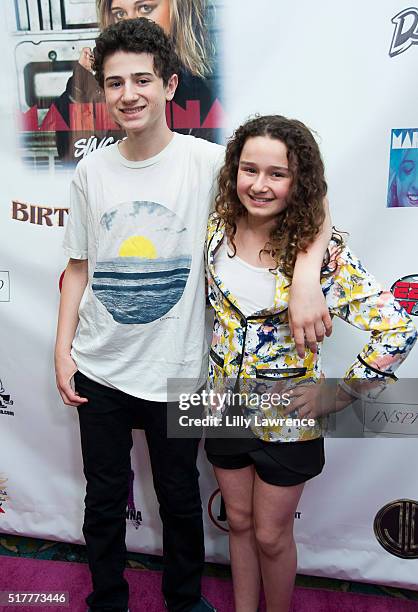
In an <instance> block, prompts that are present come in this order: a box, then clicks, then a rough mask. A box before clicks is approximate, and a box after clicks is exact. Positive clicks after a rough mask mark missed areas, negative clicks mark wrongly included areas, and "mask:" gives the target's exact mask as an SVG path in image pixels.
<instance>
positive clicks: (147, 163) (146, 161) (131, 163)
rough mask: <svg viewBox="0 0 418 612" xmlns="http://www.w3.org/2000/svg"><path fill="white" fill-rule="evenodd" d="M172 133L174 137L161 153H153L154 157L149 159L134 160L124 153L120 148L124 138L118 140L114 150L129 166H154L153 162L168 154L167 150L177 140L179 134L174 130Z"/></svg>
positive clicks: (124, 163) (124, 164)
mask: <svg viewBox="0 0 418 612" xmlns="http://www.w3.org/2000/svg"><path fill="white" fill-rule="evenodd" d="M172 134H173V137H172V138H171V140H170V142H169V143H168V144H167V145H166V146H165V147H164V148H163V149H162V150H161V151H160V152H159V153H157V154H156V155H153V156H152V157H148V158H147V159H143V160H141V161H132V160H130V159H127V158H126V157H124V156H123V155H122V153H121V151H120V148H119V144H120V143H121V142H123V141H122V140H118V141H117V142H116V143H115V145H114V151H115V154H116V156H117V158H118V160H119V162H120V163H121V164H122V165H123V166H126V167H127V168H145V167H146V166H152V165H153V164H155V163H157V162H158V161H160V159H161V158H162V157H164V156H165V155H166V154H167V152H168V151H169V150H170V148H171V147H172V146H173V143H174V142H175V141H176V140H177V138H178V134H176V132H173V133H172Z"/></svg>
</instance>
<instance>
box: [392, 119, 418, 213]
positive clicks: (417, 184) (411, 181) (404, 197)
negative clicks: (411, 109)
mask: <svg viewBox="0 0 418 612" xmlns="http://www.w3.org/2000/svg"><path fill="white" fill-rule="evenodd" d="M387 206H388V208H400V207H414V206H417V207H418V128H397V129H393V130H392V132H391V142H390V161H389V184H388V197H387Z"/></svg>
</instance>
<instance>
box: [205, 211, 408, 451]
mask: <svg viewBox="0 0 418 612" xmlns="http://www.w3.org/2000/svg"><path fill="white" fill-rule="evenodd" d="M223 238H224V225H223V222H222V220H220V219H219V218H218V217H217V215H216V213H215V214H213V215H211V217H210V219H209V222H208V233H207V243H206V255H207V272H208V298H209V301H210V303H211V305H212V307H213V308H214V310H215V320H214V327H213V337H212V345H211V349H210V359H209V386H210V388H211V389H212V390H214V389H218V390H219V389H220V388H222V390H223V391H227V390H228V389H229V391H230V392H231V390H232V389H235V391H236V390H237V389H240V390H241V391H242V390H243V389H245V390H246V391H248V389H249V388H251V384H253V385H254V384H255V379H257V381H258V383H260V381H262V382H265V383H266V385H268V382H269V381H270V383H271V382H272V381H273V382H275V383H276V382H277V381H279V382H280V384H281V385H282V387H283V389H285V388H286V384H290V382H291V383H292V384H293V385H294V384H295V383H296V384H297V383H298V382H302V381H303V382H305V383H306V381H308V380H309V381H317V380H318V379H319V378H320V376H321V347H320V346H318V352H317V353H316V354H315V353H312V352H311V351H309V350H308V349H306V352H305V357H304V358H300V357H299V356H298V354H297V352H296V349H295V344H294V341H293V339H292V337H291V334H290V329H289V324H288V311H287V305H288V297H289V285H290V283H289V280H288V278H287V277H285V276H284V275H283V274H282V273H281V272H280V268H278V269H277V270H275V271H274V272H273V273H274V275H275V278H276V288H275V296H274V304H273V305H272V306H271V307H270V308H266V309H264V310H261V311H259V312H255V313H254V314H252V315H251V316H248V317H245V316H244V315H243V314H242V313H241V312H240V308H239V304H238V303H237V300H236V298H235V297H234V296H233V295H232V294H231V293H230V291H229V290H228V287H226V286H225V285H224V283H223V282H222V280H221V279H220V278H219V277H218V276H217V275H216V272H215V266H214V256H215V253H216V251H217V248H218V247H219V246H220V244H221V242H222V240H223ZM335 248H336V243H335V242H334V241H333V240H331V243H330V247H329V249H330V252H331V254H332V251H333V250H335ZM330 269H333V270H334V271H333V273H332V274H331V275H329V276H324V277H322V279H321V285H322V290H323V293H324V295H325V298H326V301H327V304H328V307H329V310H330V313H331V315H336V316H338V317H339V318H341V319H343V320H344V321H347V322H348V323H350V324H351V325H353V326H355V327H357V328H359V329H363V330H366V331H369V332H371V333H370V335H369V338H368V342H367V343H366V344H365V346H364V347H363V349H362V350H361V351H360V353H359V354H358V355H357V357H356V358H355V360H354V362H353V363H352V364H351V365H350V367H349V368H348V370H347V372H346V374H345V377H344V378H345V380H346V381H349V380H351V379H369V380H382V381H387V380H389V379H394V380H396V377H395V375H394V372H395V370H396V368H397V367H398V366H399V365H400V364H401V363H402V362H403V361H404V359H405V358H406V357H407V355H408V353H409V351H410V350H411V348H412V347H413V345H414V343H415V341H416V338H417V331H416V329H415V327H414V325H413V323H412V321H411V319H410V317H409V316H408V314H407V313H406V312H405V310H404V309H403V308H402V307H401V306H400V305H399V304H398V303H397V302H396V301H395V299H394V297H393V296H392V294H391V293H390V292H388V291H383V290H382V288H381V286H380V284H379V283H378V282H377V281H376V280H375V279H374V277H373V276H372V275H371V274H369V273H368V272H367V270H365V268H364V267H363V266H362V264H361V262H360V261H359V259H358V258H357V257H356V256H355V255H353V254H352V253H351V252H350V250H349V249H348V248H346V247H344V249H343V251H342V252H341V254H340V255H339V256H338V258H337V266H335V265H334V266H333V268H330ZM289 379H293V380H292V381H290V380H289ZM295 379H297V380H295ZM276 387H277V385H276ZM216 412H217V408H216V407H214V406H213V407H212V409H211V413H212V414H213V415H216ZM279 412H280V411H279ZM244 413H246V414H247V415H248V414H249V416H251V417H252V424H251V429H252V430H253V433H254V434H255V435H256V436H257V437H259V438H261V439H264V440H267V441H303V440H309V439H312V438H316V437H319V436H320V435H321V425H320V423H319V422H318V423H317V424H316V425H315V426H314V427H303V426H300V427H288V426H287V424H286V425H285V426H282V425H277V426H275V425H274V426H271V425H269V426H261V425H260V424H259V422H260V419H258V424H257V422H256V421H257V419H255V414H256V413H257V410H254V408H251V407H250V406H247V407H246V408H245V409H244ZM277 413H278V410H277V408H276V409H274V410H273V408H272V407H271V410H267V412H266V409H265V408H264V411H263V415H264V416H266V415H267V416H269V417H271V416H274V415H277Z"/></svg>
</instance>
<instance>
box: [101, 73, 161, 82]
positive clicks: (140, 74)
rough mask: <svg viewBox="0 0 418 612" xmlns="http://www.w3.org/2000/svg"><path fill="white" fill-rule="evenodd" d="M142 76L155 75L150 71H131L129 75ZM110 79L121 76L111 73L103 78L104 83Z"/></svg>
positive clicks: (120, 78)
mask: <svg viewBox="0 0 418 612" xmlns="http://www.w3.org/2000/svg"><path fill="white" fill-rule="evenodd" d="M143 76H155V75H154V74H153V73H152V72H133V73H132V74H131V77H143ZM112 79H119V80H123V77H121V76H117V75H111V76H108V77H106V78H105V83H106V82H107V81H111V80H112Z"/></svg>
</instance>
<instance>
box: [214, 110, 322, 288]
mask: <svg viewBox="0 0 418 612" xmlns="http://www.w3.org/2000/svg"><path fill="white" fill-rule="evenodd" d="M256 136H267V137H269V138H273V139H277V140H280V141H281V142H283V143H284V144H285V145H286V147H287V159H288V163H289V171H290V173H291V177H292V183H291V187H290V192H289V195H288V198H287V202H288V205H287V208H286V209H285V210H283V211H282V212H280V213H279V214H278V215H277V218H276V224H275V226H274V228H273V229H272V231H271V233H270V239H269V241H268V243H267V244H266V245H265V247H264V250H265V251H267V252H269V253H271V255H272V257H273V258H274V259H275V260H276V262H277V265H280V268H281V270H282V271H283V272H284V273H285V274H286V276H288V277H289V278H291V277H292V275H293V270H294V266H295V262H296V257H297V254H298V252H299V251H305V250H306V248H307V247H308V246H309V245H310V244H311V243H312V242H313V241H314V240H315V237H316V236H317V234H318V233H319V231H320V229H321V227H322V224H323V222H324V219H325V211H324V204H323V200H324V197H325V195H326V193H327V184H326V182H325V177H324V164H323V162H322V159H321V154H320V151H319V147H318V145H317V143H316V142H315V139H314V137H313V136H312V133H311V132H310V130H309V129H308V128H307V127H306V126H305V125H304V124H303V123H301V122H300V121H297V120H295V119H287V118H286V117H282V116H281V115H266V116H262V117H260V116H256V117H255V118H253V119H250V120H249V121H247V122H246V123H245V124H244V125H242V126H241V127H239V128H238V129H237V130H236V131H235V133H234V134H233V136H232V137H231V138H230V140H229V142H228V145H227V148H226V156H225V164H224V166H223V167H222V169H221V172H220V174H219V179H218V183H219V192H218V195H217V197H216V212H217V213H218V215H219V216H220V217H221V218H222V219H223V220H224V221H225V230H226V235H227V237H228V239H229V242H230V243H231V245H232V247H233V248H234V249H235V245H234V236H235V233H236V231H237V220H238V219H239V217H242V216H243V215H246V214H247V211H246V209H245V208H244V206H243V205H242V204H241V202H240V200H239V199H238V195H237V174H238V167H239V160H240V157H241V151H242V149H243V147H244V144H245V142H246V140H247V139H248V138H254V137H256Z"/></svg>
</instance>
